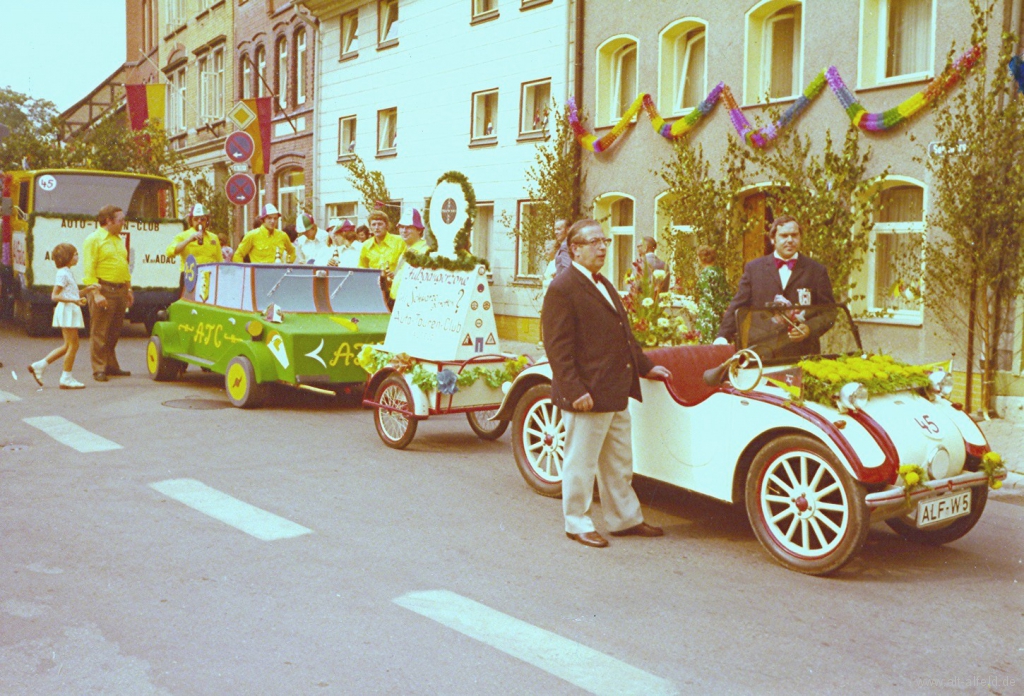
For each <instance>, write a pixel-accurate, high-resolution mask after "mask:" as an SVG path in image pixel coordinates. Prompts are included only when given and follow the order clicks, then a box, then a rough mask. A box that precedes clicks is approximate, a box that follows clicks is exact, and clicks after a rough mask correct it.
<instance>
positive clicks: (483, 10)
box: [471, 0, 498, 19]
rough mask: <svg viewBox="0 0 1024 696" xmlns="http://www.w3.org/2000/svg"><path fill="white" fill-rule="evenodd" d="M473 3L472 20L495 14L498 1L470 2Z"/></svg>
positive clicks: (476, 0) (482, 0)
mask: <svg viewBox="0 0 1024 696" xmlns="http://www.w3.org/2000/svg"><path fill="white" fill-rule="evenodd" d="M471 1H472V3H473V19H484V18H485V17H487V16H489V15H490V14H492V13H494V14H497V12H498V0H471Z"/></svg>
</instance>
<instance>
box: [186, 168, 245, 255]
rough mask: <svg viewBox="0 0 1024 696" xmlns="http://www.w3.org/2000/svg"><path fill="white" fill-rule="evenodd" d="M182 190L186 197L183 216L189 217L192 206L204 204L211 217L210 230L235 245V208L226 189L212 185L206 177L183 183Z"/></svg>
mask: <svg viewBox="0 0 1024 696" xmlns="http://www.w3.org/2000/svg"><path fill="white" fill-rule="evenodd" d="M182 190H183V191H184V195H185V200H184V201H182V204H183V206H184V209H183V211H182V214H183V216H187V215H188V212H189V209H190V208H191V206H193V205H195V204H196V203H202V204H203V207H204V208H205V209H206V213H207V214H208V215H209V216H210V229H211V230H212V231H214V232H216V233H218V234H224V235H226V236H227V238H228V241H229V243H233V241H234V240H232V239H231V231H232V230H233V229H235V222H234V221H235V206H234V205H232V203H231V201H229V200H228V196H227V194H226V193H225V192H224V188H223V187H221V186H217V185H215V184H211V183H210V181H209V180H208V179H207V178H206V177H204V176H194V177H189V178H186V179H185V180H184V181H183V182H182Z"/></svg>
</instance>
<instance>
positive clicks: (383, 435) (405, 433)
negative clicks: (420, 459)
mask: <svg viewBox="0 0 1024 696" xmlns="http://www.w3.org/2000/svg"><path fill="white" fill-rule="evenodd" d="M374 401H376V402H377V403H378V404H380V406H377V407H376V409H375V410H374V412H373V424H374V425H375V426H376V427H377V434H378V435H380V439H381V440H383V441H384V444H385V445H387V446H388V447H394V448H395V449H404V448H405V447H406V446H407V445H408V444H409V443H410V442H412V439H413V438H414V437H415V436H416V425H417V422H416V419H415V418H412V417H411V416H408V415H406V414H407V413H412V412H413V405H412V392H411V391H410V390H409V385H408V384H406V383H405V380H404V379H402V377H401V376H399V375H388V376H387V377H386V378H385V379H384V381H383V382H381V383H380V386H379V387H377V393H376V395H375V396H374ZM391 409H398V410H391ZM399 411H404V412H405V413H400V412H399Z"/></svg>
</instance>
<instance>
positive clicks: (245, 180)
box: [224, 174, 256, 205]
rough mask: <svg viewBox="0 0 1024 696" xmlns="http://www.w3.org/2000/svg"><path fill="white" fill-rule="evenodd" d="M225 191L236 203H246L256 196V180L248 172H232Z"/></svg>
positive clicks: (225, 185) (230, 199) (229, 198)
mask: <svg viewBox="0 0 1024 696" xmlns="http://www.w3.org/2000/svg"><path fill="white" fill-rule="evenodd" d="M224 192H225V193H226V194H227V196H228V200H229V201H231V202H232V203H234V204H235V205H245V204H247V203H249V202H250V201H252V199H253V198H255V197H256V181H255V180H254V179H253V178H252V177H251V176H250V175H248V174H232V175H231V177H229V178H228V180H227V183H226V184H224Z"/></svg>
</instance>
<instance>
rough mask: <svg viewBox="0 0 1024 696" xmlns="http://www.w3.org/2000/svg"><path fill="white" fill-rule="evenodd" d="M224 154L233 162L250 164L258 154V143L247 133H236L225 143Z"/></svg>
mask: <svg viewBox="0 0 1024 696" xmlns="http://www.w3.org/2000/svg"><path fill="white" fill-rule="evenodd" d="M224 152H225V153H226V154H227V156H228V159H229V160H231V161H232V162H238V163H242V162H248V161H249V158H250V157H252V155H253V153H254V152H256V143H254V142H253V139H252V136H251V135H249V134H248V133H246V132H245V131H235V132H234V133H232V134H231V135H229V136H228V137H227V140H225V141H224Z"/></svg>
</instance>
